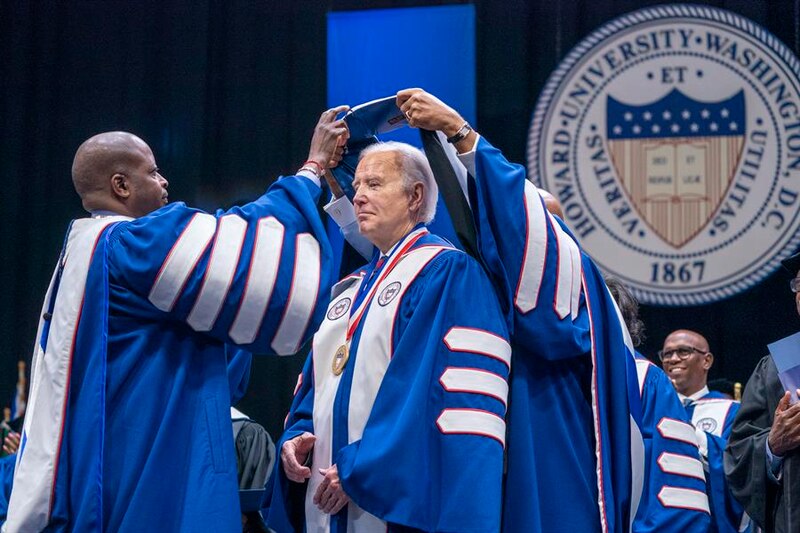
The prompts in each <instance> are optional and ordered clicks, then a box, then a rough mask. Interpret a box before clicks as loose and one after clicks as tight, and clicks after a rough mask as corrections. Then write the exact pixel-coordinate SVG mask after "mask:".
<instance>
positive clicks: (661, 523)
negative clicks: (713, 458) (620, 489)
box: [605, 276, 711, 533]
mask: <svg viewBox="0 0 800 533" xmlns="http://www.w3.org/2000/svg"><path fill="white" fill-rule="evenodd" d="M605 279H606V285H608V290H609V291H611V295H612V296H613V297H614V300H615V301H616V302H617V306H618V307H619V310H620V313H621V314H622V318H623V319H624V321H625V325H626V326H627V327H628V331H629V332H630V335H631V340H632V342H633V345H634V346H635V347H636V346H639V345H640V344H641V343H642V339H643V338H644V323H643V322H642V321H641V319H640V318H639V302H637V301H636V298H634V296H633V295H632V294H631V293H630V291H629V290H628V288H627V287H625V285H623V283H622V282H621V281H620V280H618V279H617V278H614V277H611V276H606V278H605ZM636 371H637V375H638V377H639V389H640V392H641V395H642V424H641V428H642V437H643V438H644V446H645V481H644V489H643V491H642V501H641V503H640V504H639V512H638V513H637V514H636V520H635V521H634V523H633V531H636V532H637V533H644V532H653V533H658V532H661V531H683V532H695V531H697V532H704V531H708V530H709V527H710V525H711V515H710V513H711V511H710V509H709V505H708V498H707V496H706V482H705V475H704V473H703V464H702V463H701V462H700V453H699V450H698V448H697V444H696V438H695V435H694V427H693V426H692V425H691V423H690V422H689V418H688V415H687V414H686V411H685V410H684V408H683V405H681V402H680V400H678V397H677V396H676V394H675V389H674V388H673V386H672V382H671V381H670V380H669V378H668V377H667V375H666V374H665V373H664V371H663V370H661V369H660V368H658V367H657V366H656V365H654V364H653V363H651V362H650V361H649V360H648V359H647V358H646V357H644V356H643V355H642V354H641V353H639V352H638V350H637V352H636ZM670 496H671V497H670Z"/></svg>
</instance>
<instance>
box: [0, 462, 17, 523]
mask: <svg viewBox="0 0 800 533" xmlns="http://www.w3.org/2000/svg"><path fill="white" fill-rule="evenodd" d="M16 461H17V455H16V454H11V455H7V456H5V457H2V458H0V526H2V525H3V522H5V521H6V514H7V513H8V499H9V497H10V496H11V482H12V481H13V480H14V463H16Z"/></svg>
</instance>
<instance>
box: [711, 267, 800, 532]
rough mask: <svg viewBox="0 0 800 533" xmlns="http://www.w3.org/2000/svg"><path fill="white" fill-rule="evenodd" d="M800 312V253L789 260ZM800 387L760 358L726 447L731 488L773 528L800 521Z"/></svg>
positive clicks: (789, 528) (794, 527) (787, 528)
mask: <svg viewBox="0 0 800 533" xmlns="http://www.w3.org/2000/svg"><path fill="white" fill-rule="evenodd" d="M782 264H783V267H784V268H785V269H786V270H787V271H788V272H789V274H790V275H791V276H792V279H791V281H790V284H789V287H790V289H791V291H792V292H793V293H794V298H795V306H796V308H797V312H798V314H800V254H795V255H793V256H791V257H789V258H788V259H785V260H784V261H783V263H782ZM798 395H800V390H794V391H788V390H785V389H784V387H783V385H782V384H781V381H780V379H779V378H778V371H777V369H776V368H775V362H774V361H773V360H772V357H770V356H769V355H767V356H765V357H764V358H762V359H761V361H759V362H758V365H756V369H755V370H754V371H753V374H752V375H751V376H750V379H749V380H748V382H747V385H746V386H745V389H744V395H743V396H742V405H741V408H740V409H739V413H738V414H737V416H736V419H735V420H734V422H733V428H732V430H731V432H730V436H729V437H728V446H727V448H726V450H725V474H726V476H727V479H728V484H729V487H730V490H731V492H732V493H733V495H734V496H735V497H736V499H737V500H738V501H739V502H740V503H741V504H742V505H743V506H744V508H745V510H746V511H747V514H748V515H749V516H750V517H751V518H752V519H753V522H755V523H756V524H758V525H759V526H760V527H762V528H763V529H764V531H767V532H770V533H772V532H774V533H791V532H796V531H798V527H800V453H798V452H799V451H800V402H798V401H797V398H798Z"/></svg>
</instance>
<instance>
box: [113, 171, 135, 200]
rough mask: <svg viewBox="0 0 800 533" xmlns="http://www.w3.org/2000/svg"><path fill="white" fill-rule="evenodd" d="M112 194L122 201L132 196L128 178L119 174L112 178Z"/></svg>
mask: <svg viewBox="0 0 800 533" xmlns="http://www.w3.org/2000/svg"><path fill="white" fill-rule="evenodd" d="M111 192H112V193H113V194H114V196H115V197H117V198H119V199H120V200H125V199H127V198H129V197H130V195H131V188H130V184H129V182H128V176H126V175H125V174H121V173H119V172H116V173H114V174H113V175H112V176H111Z"/></svg>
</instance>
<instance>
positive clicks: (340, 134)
mask: <svg viewBox="0 0 800 533" xmlns="http://www.w3.org/2000/svg"><path fill="white" fill-rule="evenodd" d="M348 109H350V107H348V106H346V105H340V106H339V107H333V108H331V109H328V110H327V111H324V112H323V113H322V115H320V117H319V122H317V125H316V127H315V128H314V135H313V136H312V137H311V146H310V147H309V149H308V159H309V161H315V162H316V163H317V164H318V165H320V170H321V171H324V170H325V169H327V168H332V167H335V166H336V165H337V164H338V163H339V161H341V160H342V154H343V152H344V146H345V144H347V139H348V138H349V137H350V131H349V130H348V129H347V124H346V123H345V121H344V120H343V119H339V120H336V115H338V114H339V113H343V112H345V111H347V110H348Z"/></svg>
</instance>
